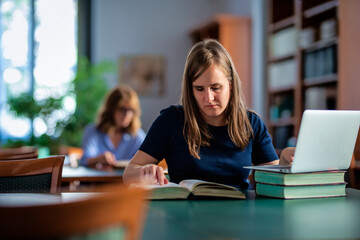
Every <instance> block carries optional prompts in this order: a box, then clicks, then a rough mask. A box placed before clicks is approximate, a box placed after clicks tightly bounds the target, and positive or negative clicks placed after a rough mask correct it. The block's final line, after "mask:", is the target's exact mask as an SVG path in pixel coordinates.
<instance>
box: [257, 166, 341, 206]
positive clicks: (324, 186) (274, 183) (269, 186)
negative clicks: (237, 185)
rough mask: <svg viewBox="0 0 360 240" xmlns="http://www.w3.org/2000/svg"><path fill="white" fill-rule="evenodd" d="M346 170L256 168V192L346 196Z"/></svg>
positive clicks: (292, 196) (293, 196)
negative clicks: (307, 171) (265, 169)
mask: <svg viewBox="0 0 360 240" xmlns="http://www.w3.org/2000/svg"><path fill="white" fill-rule="evenodd" d="M344 175H345V171H324V172H312V173H280V172H268V171H260V170H256V171H255V174H254V179H255V182H256V187H255V189H256V194H258V195H262V196H267V197H275V198H283V199H299V198H322V197H340V196H346V193H345V186H346V182H345V181H344Z"/></svg>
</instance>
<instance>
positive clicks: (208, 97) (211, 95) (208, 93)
mask: <svg viewBox="0 0 360 240" xmlns="http://www.w3.org/2000/svg"><path fill="white" fill-rule="evenodd" d="M205 100H206V101H207V102H210V101H212V100H214V93H213V92H212V91H211V89H208V90H206V91H205Z"/></svg>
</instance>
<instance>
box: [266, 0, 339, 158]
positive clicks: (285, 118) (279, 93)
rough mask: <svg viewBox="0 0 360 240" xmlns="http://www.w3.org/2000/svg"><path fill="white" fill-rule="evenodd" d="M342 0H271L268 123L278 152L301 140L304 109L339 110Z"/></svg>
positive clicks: (267, 80)
mask: <svg viewBox="0 0 360 240" xmlns="http://www.w3.org/2000/svg"><path fill="white" fill-rule="evenodd" d="M338 6H339V2H338V0H288V1H284V0H269V19H268V28H267V31H268V34H267V35H268V48H267V49H268V54H267V56H268V57H267V59H268V60H267V79H266V86H267V97H268V108H267V109H268V113H267V116H268V128H269V132H270V134H271V135H272V137H273V142H274V146H275V149H276V150H277V152H278V153H280V152H281V150H282V149H283V148H285V147H287V146H293V145H294V144H295V143H296V137H297V135H298V131H299V128H300V122H301V116H302V113H303V111H304V110H305V109H336V108H337V97H338V95H337V93H338V83H339V81H340V80H339V77H338V48H339V42H340V41H339V34H338V24H339V17H338Z"/></svg>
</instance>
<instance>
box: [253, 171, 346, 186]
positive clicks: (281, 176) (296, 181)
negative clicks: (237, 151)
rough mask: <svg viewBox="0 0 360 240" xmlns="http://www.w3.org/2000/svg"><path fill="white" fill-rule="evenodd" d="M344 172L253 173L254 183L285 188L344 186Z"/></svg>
mask: <svg viewBox="0 0 360 240" xmlns="http://www.w3.org/2000/svg"><path fill="white" fill-rule="evenodd" d="M344 175H345V171H326V172H312V173H282V172H268V171H260V170H257V171H255V174H254V178H255V182H258V183H267V184H277V185H285V186H294V185H317V184H340V183H341V184H344V183H345V182H344Z"/></svg>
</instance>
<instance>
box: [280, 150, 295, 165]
mask: <svg viewBox="0 0 360 240" xmlns="http://www.w3.org/2000/svg"><path fill="white" fill-rule="evenodd" d="M294 153H295V147H287V148H285V149H283V150H282V152H281V155H280V162H279V165H291V164H292V162H293V160H294Z"/></svg>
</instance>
